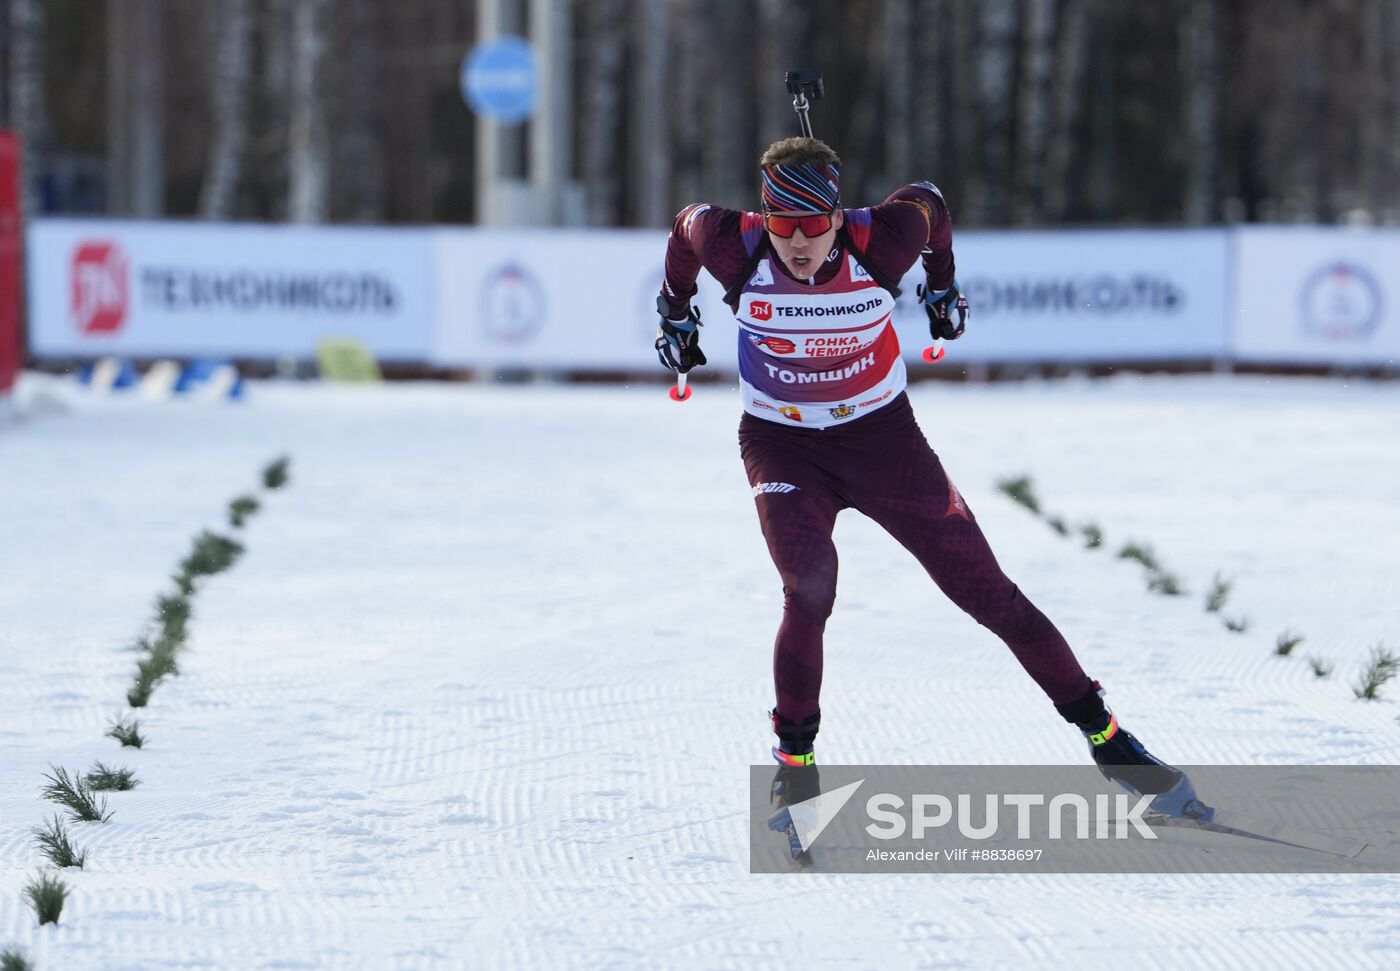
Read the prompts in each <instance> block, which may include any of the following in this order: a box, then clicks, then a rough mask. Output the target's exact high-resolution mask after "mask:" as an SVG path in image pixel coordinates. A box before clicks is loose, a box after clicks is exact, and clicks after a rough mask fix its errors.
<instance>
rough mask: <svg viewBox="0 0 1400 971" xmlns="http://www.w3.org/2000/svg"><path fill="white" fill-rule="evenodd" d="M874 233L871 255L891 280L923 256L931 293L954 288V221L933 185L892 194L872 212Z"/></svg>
mask: <svg viewBox="0 0 1400 971" xmlns="http://www.w3.org/2000/svg"><path fill="white" fill-rule="evenodd" d="M870 216H871V221H872V226H871V228H872V230H873V231H872V232H871V235H870V248H869V253H868V254H867V255H868V256H869V258H870V261H871V262H872V263H873V264H875V266H874V268H876V269H879V270H880V271H881V272H882V273H884V274H885V276H887V277H888V278H890V279H892V280H898V279H900V278H901V277H903V276H904V274H905V272H906V271H907V270H908V269H909V267H911V266H913V265H914V261H915V260H917V259H919V258H920V256H922V257H923V263H924V280H925V283H926V285H927V286H928V289H929V290H931V291H935V292H937V291H944V290H947V289H949V288H950V287H951V286H952V285H953V277H954V275H955V274H954V271H955V269H956V267H955V265H954V263H953V220H952V218H951V217H950V216H949V215H948V204H947V203H946V202H944V201H943V193H941V192H939V191H938V187H937V186H935V185H934V184H933V183H932V182H915V183H914V184H913V185H906V186H904V187H903V188H900V189H897V190H896V191H895V192H893V193H891V195H890V197H889V198H888V199H886V200H885V201H884V202H883V203H881V204H880V205H878V206H874V207H873V208H871V210H870Z"/></svg>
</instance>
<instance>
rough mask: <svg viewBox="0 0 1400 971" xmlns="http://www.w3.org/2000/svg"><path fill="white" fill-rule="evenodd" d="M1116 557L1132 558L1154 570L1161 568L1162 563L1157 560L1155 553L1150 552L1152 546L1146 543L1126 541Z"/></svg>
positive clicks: (1121, 558) (1122, 558)
mask: <svg viewBox="0 0 1400 971" xmlns="http://www.w3.org/2000/svg"><path fill="white" fill-rule="evenodd" d="M1118 559H1120V560H1133V561H1134V562H1136V563H1141V564H1142V565H1143V566H1145V567H1146V568H1147V569H1148V570H1149V571H1156V570H1160V569H1161V568H1162V565H1161V564H1160V563H1158V562H1157V557H1156V554H1154V553H1153V552H1152V547H1150V546H1148V545H1147V544H1146V543H1128V544H1127V545H1125V546H1124V547H1123V548H1122V549H1121V550H1119V551H1118Z"/></svg>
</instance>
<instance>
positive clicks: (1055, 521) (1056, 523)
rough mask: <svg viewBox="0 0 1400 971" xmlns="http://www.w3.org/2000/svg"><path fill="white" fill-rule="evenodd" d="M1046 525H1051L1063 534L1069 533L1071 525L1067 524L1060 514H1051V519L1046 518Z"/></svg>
mask: <svg viewBox="0 0 1400 971" xmlns="http://www.w3.org/2000/svg"><path fill="white" fill-rule="evenodd" d="M1045 525H1047V526H1049V527H1050V528H1051V529H1053V530H1054V531H1055V532H1057V533H1059V534H1060V535H1061V536H1068V535H1069V527H1068V526H1066V525H1065V521H1064V520H1063V519H1061V518H1060V517H1059V516H1051V517H1050V518H1049V519H1047V520H1045Z"/></svg>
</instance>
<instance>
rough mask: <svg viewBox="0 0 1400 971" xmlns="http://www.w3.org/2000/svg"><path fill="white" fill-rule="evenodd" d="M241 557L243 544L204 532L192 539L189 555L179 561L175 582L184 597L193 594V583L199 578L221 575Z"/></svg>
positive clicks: (207, 531) (216, 534)
mask: <svg viewBox="0 0 1400 971" xmlns="http://www.w3.org/2000/svg"><path fill="white" fill-rule="evenodd" d="M242 555H243V544H242V543H240V542H238V540H236V539H232V538H230V537H228V536H220V535H219V534H218V533H211V532H209V530H207V529H206V530H204V531H203V532H201V533H200V534H199V535H198V536H196V537H195V539H194V546H193V548H191V550H190V552H189V554H188V555H187V556H186V557H185V558H184V559H183V560H181V561H180V568H179V572H178V573H176V574H175V582H176V584H177V585H178V586H179V587H180V591H181V592H182V593H184V595H185V596H187V597H188V596H189V595H190V593H193V592H194V582H193V581H195V580H197V579H198V578H200V577H207V576H213V575H214V574H216V573H223V572H224V571H225V570H227V569H228V568H229V567H231V566H233V564H235V563H237V562H238V558H239V557H240V556H242Z"/></svg>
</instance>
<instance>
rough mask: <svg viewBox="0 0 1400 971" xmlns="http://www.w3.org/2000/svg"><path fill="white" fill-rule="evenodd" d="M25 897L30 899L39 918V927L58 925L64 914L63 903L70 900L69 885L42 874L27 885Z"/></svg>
mask: <svg viewBox="0 0 1400 971" xmlns="http://www.w3.org/2000/svg"><path fill="white" fill-rule="evenodd" d="M24 895H25V896H26V897H28V898H29V906H30V907H32V908H33V909H34V913H35V914H36V915H37V916H38V918H39V926H40V927H42V926H44V925H45V924H57V923H58V916H59V914H61V913H63V902H64V901H65V900H67V899H68V884H66V883H64V882H63V881H62V880H61V879H59V878H58V877H56V876H53V875H52V874H49V873H40V874H39V875H38V876H36V877H35V878H34V879H32V880H30V881H29V883H27V884H25V887H24Z"/></svg>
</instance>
